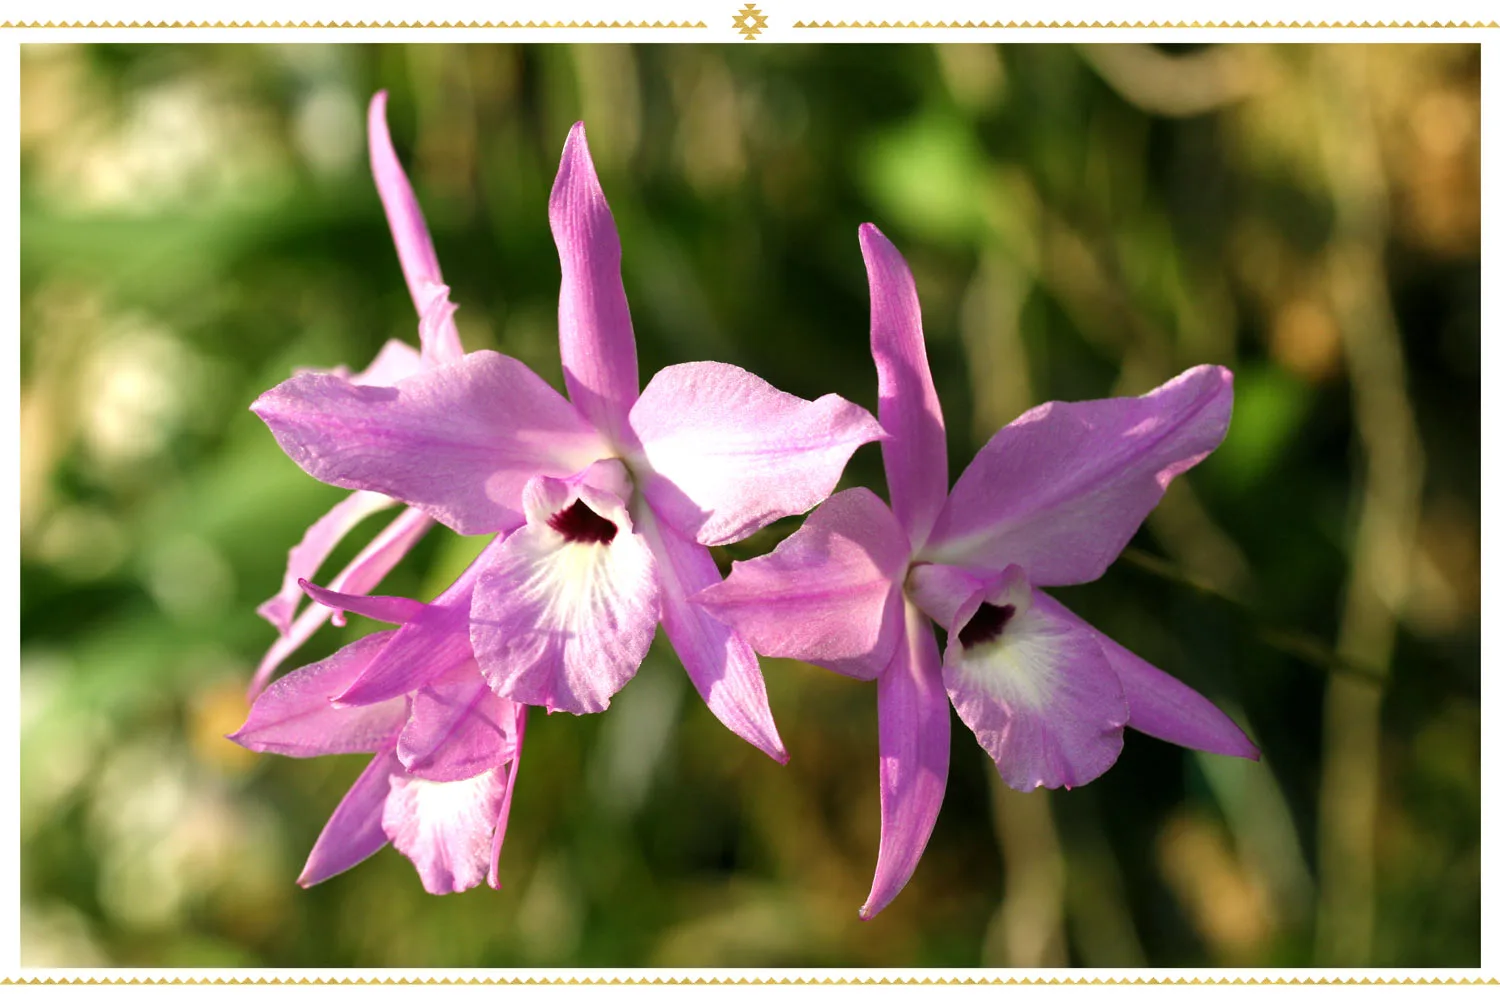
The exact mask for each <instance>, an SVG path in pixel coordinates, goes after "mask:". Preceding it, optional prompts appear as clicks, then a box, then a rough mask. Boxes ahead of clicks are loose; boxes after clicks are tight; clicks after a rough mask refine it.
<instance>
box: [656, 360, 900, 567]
mask: <svg viewBox="0 0 1500 995" xmlns="http://www.w3.org/2000/svg"><path fill="white" fill-rule="evenodd" d="M630 424H631V425H632V426H633V427H634V428H635V431H636V434H637V436H638V437H639V438H640V443H641V448H642V450H643V451H644V453H645V457H646V462H647V463H648V464H649V467H648V468H643V469H642V470H641V471H640V472H639V475H638V477H637V479H638V481H640V484H641V487H642V489H643V491H644V493H645V496H646V500H648V501H649V502H651V507H652V508H653V509H654V510H655V511H656V512H657V514H659V515H661V517H662V518H663V519H664V520H665V521H666V523H667V524H668V525H670V526H671V527H672V528H673V529H674V530H675V531H676V532H678V533H679V534H681V535H684V536H691V537H693V538H695V539H696V540H697V541H698V542H700V543H704V544H706V545H710V546H717V545H721V544H723V543H729V542H737V541H738V540H740V539H743V538H745V537H746V536H748V535H750V534H751V533H752V532H754V531H756V530H757V529H759V528H760V527H761V526H763V525H766V524H767V523H769V522H773V521H775V520H776V519H778V518H783V517H785V516H787V515H800V514H802V513H803V512H805V511H807V510H808V509H809V508H812V507H813V506H814V505H816V504H818V502H820V501H822V500H823V499H824V498H826V497H827V496H828V495H829V494H830V493H832V491H833V488H834V486H835V485H837V484H838V482H839V475H840V474H842V473H843V472H844V464H845V463H847V462H848V461H849V457H850V456H851V455H852V454H853V453H854V450H856V449H858V448H859V447H860V446H862V445H864V444H865V443H866V442H874V441H875V440H877V439H880V438H882V437H883V436H884V432H882V430H881V428H880V425H879V423H878V422H876V421H875V419H874V418H872V417H870V413H869V412H867V411H865V410H864V409H863V408H861V407H859V406H858V405H856V404H851V403H849V402H848V401H846V400H844V399H843V398H841V397H838V396H837V395H835V394H825V395H823V396H822V397H820V398H818V399H817V400H816V401H804V400H802V399H801V398H800V397H794V396H793V395H791V394H787V393H785V392H783V391H779V390H777V389H776V388H775V387H772V386H771V385H770V384H768V383H766V382H765V381H764V380H762V379H761V378H760V377H757V376H755V375H754V374H752V373H747V372H746V371H744V370H742V369H740V368H739V367H738V366H729V365H727V364H724V363H683V364H680V365H678V366H669V367H667V368H666V369H664V370H662V371H661V372H659V373H658V374H656V376H654V377H652V378H651V383H649V384H647V385H646V389H645V391H643V392H642V394H641V399H640V400H639V401H637V402H636V405H635V407H634V408H632V409H631V412H630Z"/></svg>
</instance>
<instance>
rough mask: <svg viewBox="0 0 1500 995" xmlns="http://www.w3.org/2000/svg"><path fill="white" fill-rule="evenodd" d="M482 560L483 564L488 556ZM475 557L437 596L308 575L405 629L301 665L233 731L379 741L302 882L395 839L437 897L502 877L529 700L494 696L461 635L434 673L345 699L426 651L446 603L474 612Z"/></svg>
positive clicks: (356, 746) (319, 745)
mask: <svg viewBox="0 0 1500 995" xmlns="http://www.w3.org/2000/svg"><path fill="white" fill-rule="evenodd" d="M475 562H476V565H477V564H482V563H483V562H484V556H483V555H481V557H480V559H479V560H476V561H475ZM474 572H475V571H474V569H473V568H471V569H470V570H468V571H466V572H465V573H464V575H463V576H461V577H460V578H459V579H458V580H457V581H455V582H454V584H453V585H452V586H451V587H449V588H448V590H447V591H445V592H443V594H441V595H439V596H438V598H437V599H435V600H434V601H433V603H432V604H430V605H426V604H423V603H421V602H419V601H412V600H409V599H407V598H399V597H387V596H381V597H362V596H357V595H349V594H340V593H337V592H333V591H329V590H327V589H325V588H320V587H318V586H316V585H314V584H309V583H307V582H306V581H303V582H302V587H303V589H305V590H306V591H307V593H308V594H310V595H311V596H312V597H313V598H314V599H315V600H316V601H317V602H318V603H319V604H322V605H323V606H324V607H326V608H327V609H328V610H329V611H330V612H331V613H334V614H338V613H340V612H342V611H344V610H346V609H347V610H349V611H356V612H360V613H361V614H365V615H368V616H370V617H371V618H375V619H378V620H380V621H384V622H392V623H396V624H397V628H396V629H394V630H388V631H384V632H377V633H375V634H373V635H369V636H365V637H364V638H363V639H359V640H356V641H355V642H353V643H351V644H349V645H348V646H346V647H344V648H343V649H342V650H339V651H338V652H337V653H335V654H334V655H333V656H331V657H329V658H328V659H326V660H321V661H319V662H317V663H312V664H309V665H307V666H305V667H302V668H301V669H299V670H294V671H292V672H291V673H290V674H288V675H287V676H285V677H283V678H281V679H280V680H279V681H277V682H276V683H274V684H272V685H271V686H270V687H269V688H267V689H266V690H265V692H264V693H262V694H261V695H260V697H258V698H257V699H256V700H255V703H254V704H253V706H252V707H251V710H250V716H249V718H248V719H247V720H246V721H245V724H244V726H243V727H241V729H240V730H239V731H238V732H236V733H234V734H233V735H232V736H231V737H230V738H231V739H233V740H234V741H235V742H237V743H239V744H240V745H241V746H244V747H246V748H247V749H251V750H255V751H258V752H266V753H280V754H284V755H286V756H292V757H311V756H321V755H325V754H331V753H374V754H375V756H374V759H372V760H371V761H370V765H369V766H368V767H367V768H366V769H365V772H364V773H363V774H361V775H360V777H359V778H358V779H357V780H356V781H355V782H354V786H353V787H352V788H350V789H349V792H348V794H346V795H345V796H344V800H343V801H342V802H340V803H339V805H338V807H337V808H336V809H335V810H334V813H333V816H332V817H331V818H330V819H329V820H328V824H327V826H325V827H324V829H323V832H322V833H321V834H320V835H319V837H318V841H317V843H316V844H314V845H313V849H312V853H311V854H310V855H309V857H308V859H307V865H306V867H304V868H303V871H302V874H301V876H300V877H299V878H298V882H299V883H300V884H302V885H303V886H304V887H307V886H310V885H314V884H317V883H318V882H320V881H324V880H326V879H328V878H330V877H332V876H333V875H335V874H339V873H342V872H343V871H346V870H348V869H349V868H350V867H353V866H354V865H355V864H357V863H359V862H360V861H362V860H364V859H365V858H366V857H368V856H370V855H371V854H373V853H375V852H376V851H377V850H379V849H380V848H381V847H382V846H384V845H385V844H386V843H387V842H390V843H392V844H393V845H394V846H395V847H396V849H397V850H398V851H400V852H401V853H402V854H403V855H405V856H406V857H407V858H408V859H409V860H410V861H411V862H412V863H413V864H414V865H415V866H416V868H417V871H418V873H419V875H420V876H421V879H422V886H423V887H424V888H426V889H427V890H428V891H429V892H431V893H433V894H435V895H442V894H447V893H448V892H452V891H464V890H466V889H469V888H472V887H474V886H475V885H477V884H479V883H480V882H481V881H488V882H489V885H490V887H492V888H498V887H500V879H499V873H498V867H499V860H500V848H501V844H502V843H503V842H504V839H505V827H506V823H507V822H508V821H509V817H510V802H511V798H512V795H513V794H514V790H515V783H516V770H517V766H518V764H519V762H520V756H521V743H522V740H523V737H524V735H525V730H526V708H525V706H523V705H517V704H515V703H514V702H510V701H506V700H504V699H502V698H499V697H497V696H496V695H495V693H494V692H493V691H491V690H490V688H489V685H488V684H487V683H485V681H484V679H483V678H482V677H481V676H480V674H479V668H478V667H477V665H476V664H475V662H474V655H473V653H472V652H470V651H468V650H467V641H466V640H465V641H464V643H463V645H462V646H456V647H455V646H448V647H436V649H437V650H438V651H439V652H440V653H441V652H442V651H443V650H444V649H448V650H452V651H453V652H451V653H450V654H448V655H446V656H444V660H445V662H446V663H447V664H448V665H447V666H446V667H445V668H444V669H443V671H442V672H441V673H439V674H437V675H435V676H434V677H433V679H432V681H431V683H430V684H428V685H425V686H423V687H421V688H419V689H417V690H415V691H413V692H412V693H410V694H400V695H395V696H392V697H391V698H389V699H386V700H384V701H377V702H372V703H370V704H367V705H355V706H337V705H335V704H334V703H333V700H332V699H334V698H337V697H338V696H339V694H340V693H342V692H343V691H344V690H345V689H346V688H348V687H349V685H350V684H351V683H353V682H354V681H355V680H357V679H358V678H359V677H360V676H361V675H363V674H367V673H369V672H370V671H371V670H372V669H374V670H377V671H378V670H380V669H381V668H384V667H389V666H391V665H392V664H393V663H394V664H396V665H399V664H400V662H401V660H402V659H404V658H405V656H406V655H409V654H410V653H411V652H413V651H414V649H415V650H416V651H419V652H420V651H424V650H425V651H430V650H433V649H434V647H433V646H432V645H431V644H430V643H428V642H426V641H425V636H426V633H428V632H429V631H431V626H430V620H431V618H432V617H433V615H434V614H437V615H442V614H443V613H445V612H453V611H457V612H460V613H463V614H467V612H468V600H469V597H470V596H471V595H472V592H473V589H474V585H473V575H474Z"/></svg>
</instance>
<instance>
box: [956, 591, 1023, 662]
mask: <svg viewBox="0 0 1500 995" xmlns="http://www.w3.org/2000/svg"><path fill="white" fill-rule="evenodd" d="M1015 617H1016V606H1015V605H996V604H991V603H990V602H988V601H986V602H985V603H984V604H982V605H980V606H979V608H978V610H977V611H975V612H974V617H973V618H971V619H969V621H968V622H967V623H965V624H964V627H963V628H962V629H960V630H959V632H958V641H959V643H960V644H961V645H962V646H963V648H964V649H966V650H968V649H973V648H974V647H975V646H977V645H979V644H981V643H988V642H993V641H995V640H996V639H999V638H1000V637H1001V636H1002V635H1003V634H1004V633H1005V627H1006V625H1007V624H1009V622H1010V620H1011V619H1013V618H1015Z"/></svg>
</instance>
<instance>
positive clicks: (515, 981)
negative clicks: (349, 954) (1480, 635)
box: [0, 976, 1500, 987]
mask: <svg viewBox="0 0 1500 995" xmlns="http://www.w3.org/2000/svg"><path fill="white" fill-rule="evenodd" d="M494 984H511V985H819V986H830V985H985V986H989V985H1110V986H1111V987H1113V986H1116V985H1257V986H1258V985H1495V984H1500V980H1497V979H1495V978H1482V977H1481V978H1347V979H1346V978H1295V977H1292V978H1256V977H1232V978H1224V977H1220V978H1212V977H1210V978H1206V979H1195V978H1099V977H1086V978H1069V977H1050V976H1049V977H1033V978H1024V977H1023V978H1012V977H1003V978H995V977H990V978H984V977H972V978H971V977H963V978H911V977H899V976H897V977H869V978H776V977H772V978H713V977H709V978H533V977H525V976H519V977H508V978H507V977H501V978H495V979H490V978H481V977H470V978H448V977H425V978H423V977H415V978H410V979H406V978H368V979H361V978H349V977H323V978H285V979H283V978H265V979H254V978H209V977H201V978H178V977H171V978H139V977H124V978H73V979H64V978H14V979H13V978H4V979H0V985H494Z"/></svg>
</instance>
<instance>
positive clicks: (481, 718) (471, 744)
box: [396, 665, 519, 781]
mask: <svg viewBox="0 0 1500 995" xmlns="http://www.w3.org/2000/svg"><path fill="white" fill-rule="evenodd" d="M468 669H469V670H470V671H471V672H472V675H473V677H472V679H471V680H466V681H451V682H445V683H441V684H436V685H432V686H428V687H424V688H422V689H421V690H420V691H418V692H417V693H416V694H414V695H413V696H412V700H411V718H409V719H408V720H407V722H406V727H405V728H403V729H402V730H401V737H400V739H399V740H397V743H396V756H397V757H398V758H399V759H400V760H401V763H402V765H403V766H405V767H406V769H407V770H408V771H409V772H411V773H412V774H416V775H418V776H420V777H424V778H426V779H427V780H429V781H463V780H467V779H468V778H471V777H474V776H476V775H478V774H480V773H482V772H483V771H486V770H490V769H491V768H494V767H498V766H500V765H501V764H502V763H505V762H506V761H507V760H509V759H510V758H511V757H512V756H513V755H514V752H515V740H516V732H515V728H516V710H517V708H518V707H519V706H517V705H516V704H515V703H514V702H511V701H506V700H505V699H503V698H500V697H498V696H496V694H495V693H494V692H493V691H491V690H490V688H489V685H487V684H486V683H485V682H484V679H483V678H482V677H481V676H480V674H479V671H478V670H477V669H476V668H474V667H473V666H472V665H471V666H470V667H469V668H468Z"/></svg>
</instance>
